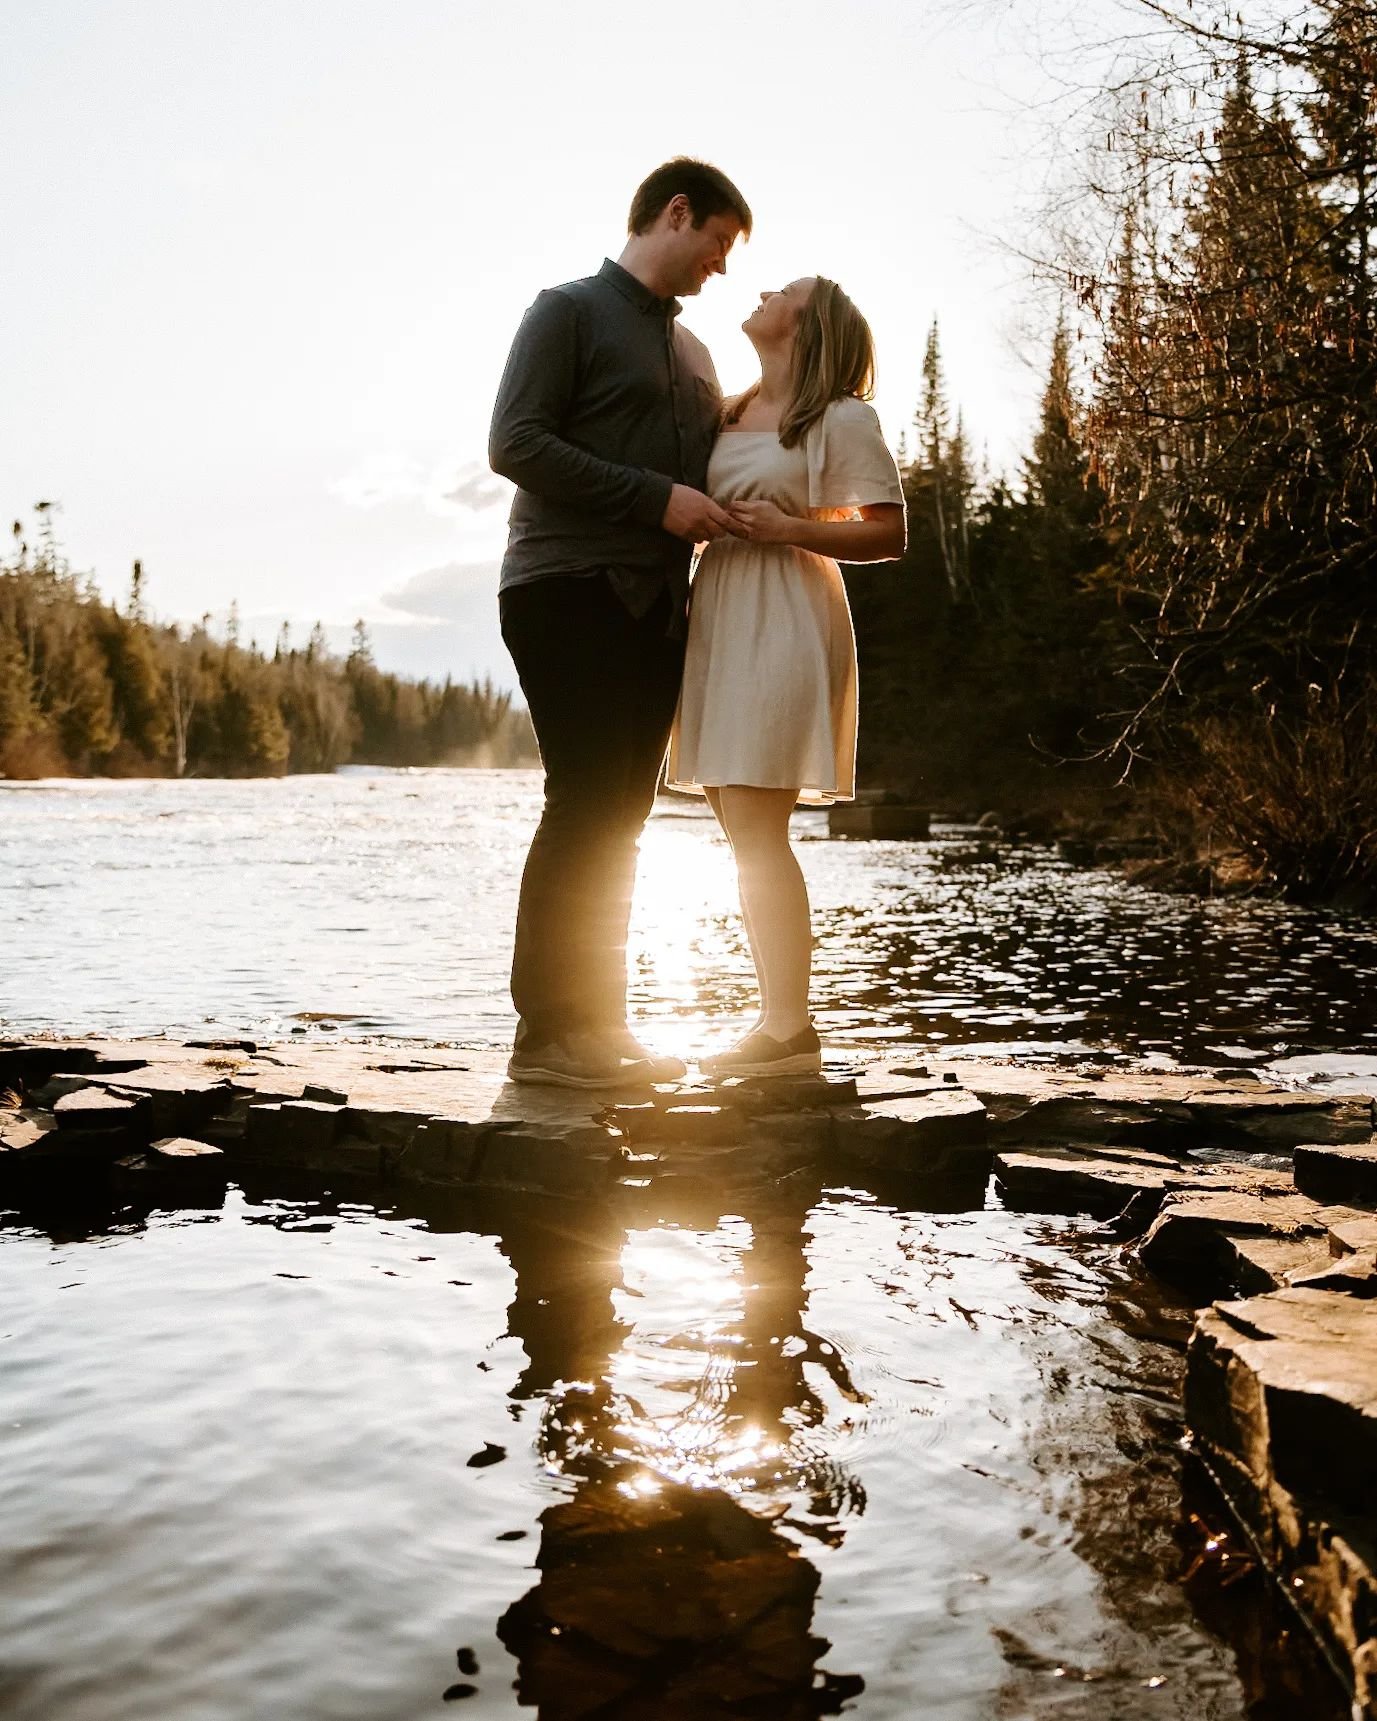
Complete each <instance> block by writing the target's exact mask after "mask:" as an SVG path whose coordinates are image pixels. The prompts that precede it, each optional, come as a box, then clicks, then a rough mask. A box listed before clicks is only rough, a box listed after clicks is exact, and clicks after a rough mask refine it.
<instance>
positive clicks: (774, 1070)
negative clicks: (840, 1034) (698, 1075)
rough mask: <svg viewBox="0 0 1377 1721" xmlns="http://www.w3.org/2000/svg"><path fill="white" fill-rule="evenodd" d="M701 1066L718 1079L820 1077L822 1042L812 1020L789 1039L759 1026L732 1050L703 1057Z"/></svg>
mask: <svg viewBox="0 0 1377 1721" xmlns="http://www.w3.org/2000/svg"><path fill="white" fill-rule="evenodd" d="M699 1067H700V1068H701V1069H702V1071H703V1074H704V1075H706V1076H711V1077H713V1078H714V1079H715V1080H725V1079H726V1077H728V1076H819V1075H821V1074H822V1042H821V1040H819V1039H818V1031H817V1029H816V1028H815V1027H814V1026H813V1024H812V1023H811V1022H810V1023H809V1024H808V1026H807V1027H806V1028H804V1029H802V1030H801V1031H800V1032H799V1033H797V1034H795V1035H794V1036H793V1038H792V1039H790V1040H776V1039H773V1038H772V1037H771V1036H770V1035H769V1034H765V1033H762V1032H761V1031H760V1029H759V1028H757V1029H756V1030H755V1032H754V1033H751V1034H747V1036H746V1038H745V1039H744V1040H742V1042H741V1044H740V1045H739V1046H733V1047H732V1048H731V1050H730V1051H728V1052H719V1053H718V1054H717V1056H716V1057H715V1058H702V1059H700V1060H699Z"/></svg>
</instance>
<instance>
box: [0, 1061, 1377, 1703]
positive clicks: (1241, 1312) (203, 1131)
mask: <svg viewBox="0 0 1377 1721" xmlns="http://www.w3.org/2000/svg"><path fill="white" fill-rule="evenodd" d="M0 1091H3V1092H4V1093H5V1095H6V1097H7V1099H9V1100H11V1101H17V1104H10V1105H8V1106H7V1107H6V1109H3V1110H0V1193H2V1192H3V1187H4V1182H5V1180H7V1179H10V1178H20V1179H23V1178H60V1179H63V1180H71V1179H73V1178H87V1179H93V1178H101V1177H108V1178H109V1179H110V1180H111V1181H112V1182H113V1183H115V1184H118V1185H121V1186H123V1187H134V1186H139V1187H154V1188H156V1187H157V1186H158V1185H159V1184H160V1182H164V1181H166V1180H174V1181H180V1182H182V1183H186V1182H188V1181H190V1180H192V1179H199V1180H202V1181H205V1180H207V1179H209V1180H212V1181H213V1180H215V1179H217V1178H218V1179H220V1180H221V1181H223V1179H224V1178H225V1177H226V1176H228V1175H230V1174H232V1172H233V1170H234V1168H235V1166H236V1165H240V1164H242V1165H245V1166H252V1165H253V1164H255V1163H257V1164H269V1165H275V1166H286V1167H297V1168H301V1169H304V1170H309V1171H314V1172H321V1173H326V1174H329V1175H332V1176H333V1175H335V1174H351V1175H357V1176H363V1177H366V1178H370V1179H379V1178H381V1179H386V1180H389V1181H396V1182H399V1183H408V1182H410V1183H425V1184H440V1185H444V1184H452V1185H459V1186H464V1187H478V1188H481V1187H485V1186H486V1187H491V1188H498V1189H516V1190H529V1191H531V1192H532V1193H539V1194H543V1195H556V1196H558V1195H566V1196H582V1197H587V1196H589V1195H597V1194H598V1192H599V1191H601V1190H606V1189H609V1188H611V1187H613V1186H615V1185H618V1184H622V1185H628V1186H630V1187H631V1188H633V1189H634V1188H636V1187H640V1186H644V1185H646V1184H649V1183H652V1182H654V1180H656V1179H665V1178H670V1179H688V1180H704V1181H706V1182H710V1183H711V1184H712V1185H714V1186H721V1185H723V1184H729V1183H731V1181H732V1180H733V1178H735V1177H740V1176H743V1175H745V1174H747V1173H749V1175H751V1176H753V1177H757V1178H758V1177H759V1176H760V1175H761V1174H762V1172H763V1173H764V1174H765V1175H767V1176H770V1177H775V1178H787V1177H789V1176H791V1175H792V1174H794V1173H796V1172H798V1171H799V1170H801V1169H803V1168H805V1167H806V1168H809V1169H811V1170H812V1171H814V1172H818V1171H821V1172H822V1173H823V1174H824V1175H833V1174H835V1175H837V1176H838V1177H844V1176H845V1173H846V1170H847V1167H848V1166H851V1167H855V1166H864V1167H865V1168H866V1169H867V1170H868V1171H870V1172H875V1171H879V1172H881V1173H883V1174H885V1175H887V1176H892V1177H894V1178H897V1179H901V1180H905V1181H912V1180H920V1179H925V1180H928V1181H929V1182H931V1183H934V1184H938V1183H941V1182H943V1181H944V1180H947V1181H951V1180H965V1182H966V1184H967V1185H968V1186H973V1187H974V1189H975V1191H976V1195H975V1197H974V1199H975V1200H977V1201H978V1199H979V1191H980V1189H981V1188H982V1187H983V1184H984V1181H985V1179H986V1177H987V1176H988V1174H989V1173H990V1172H991V1171H993V1173H994V1176H995V1178H996V1180H997V1183H998V1186H999V1188H1000V1190H1001V1193H1002V1194H1003V1196H1004V1198H1005V1200H1006V1202H1007V1204H1008V1205H1010V1206H1016V1207H1024V1208H1031V1209H1035V1210H1038V1211H1044V1212H1064V1213H1068V1214H1070V1213H1090V1214H1092V1215H1096V1216H1099V1217H1100V1218H1102V1219H1103V1220H1104V1221H1105V1224H1104V1225H1103V1226H1102V1227H1101V1236H1102V1237H1103V1238H1104V1239H1105V1240H1107V1241H1112V1242H1114V1243H1117V1244H1118V1245H1119V1246H1122V1247H1123V1248H1125V1249H1127V1250H1130V1251H1132V1252H1134V1253H1135V1254H1136V1256H1137V1257H1138V1258H1139V1259H1140V1260H1141V1262H1142V1263H1143V1265H1144V1266H1146V1267H1147V1268H1148V1269H1150V1270H1151V1271H1152V1272H1153V1273H1155V1274H1157V1275H1158V1276H1159V1277H1161V1278H1163V1279H1165V1280H1167V1281H1169V1282H1170V1283H1171V1284H1173V1285H1174V1286H1176V1287H1178V1288H1180V1289H1184V1290H1185V1291H1186V1292H1187V1293H1188V1294H1189V1295H1191V1296H1192V1297H1193V1298H1194V1299H1195V1300H1196V1301H1197V1302H1198V1303H1199V1304H1201V1305H1204V1307H1203V1310H1202V1313H1201V1314H1200V1316H1199V1318H1198V1320H1197V1324H1196V1330H1195V1334H1194V1337H1193V1339H1192V1343H1191V1349H1190V1365H1189V1372H1188V1381H1187V1394H1186V1409H1187V1415H1188V1420H1189V1422H1190V1425H1191V1428H1192V1430H1193V1438H1194V1443H1195V1449H1196V1452H1197V1453H1198V1455H1199V1456H1200V1458H1201V1461H1202V1463H1203V1464H1204V1465H1205V1467H1206V1469H1207V1470H1208V1472H1209V1474H1210V1476H1211V1477H1212V1478H1213V1480H1214V1482H1215V1484H1216V1485H1217V1487H1218V1488H1219V1489H1220V1491H1221V1492H1222V1494H1223V1495H1224V1497H1225V1500H1226V1501H1227V1502H1228V1505H1229V1507H1230V1509H1231V1511H1232V1512H1233V1513H1234V1515H1235V1517H1236V1519H1237V1521H1238V1523H1239V1525H1240V1526H1241V1528H1242V1530H1243V1531H1244V1533H1245V1534H1246V1535H1247V1537H1248V1538H1249V1539H1250V1541H1251V1542H1252V1544H1253V1546H1254V1548H1255V1549H1256V1550H1257V1552H1258V1555H1259V1557H1260V1558H1261V1559H1262V1560H1263V1561H1264V1562H1265V1563H1266V1565H1267V1566H1268V1567H1269V1568H1270V1569H1271V1570H1272V1572H1273V1573H1274V1574H1275V1575H1276V1576H1277V1578H1278V1580H1279V1581H1280V1583H1281V1584H1282V1586H1283V1589H1284V1593H1285V1594H1286V1595H1287V1597H1288V1599H1289V1600H1290V1601H1291V1602H1292V1603H1293V1605H1294V1606H1295V1607H1296V1609H1297V1610H1298V1612H1299V1614H1300V1616H1301V1617H1302V1619H1303V1620H1304V1621H1305V1622H1306V1624H1307V1625H1308V1627H1309V1628H1310V1629H1311V1630H1313V1632H1314V1633H1315V1634H1316V1636H1317V1637H1318V1639H1319V1640H1320V1642H1321V1643H1322V1645H1323V1647H1324V1649H1325V1651H1326V1653H1327V1654H1328V1656H1329V1657H1330V1659H1331V1660H1332V1661H1333V1663H1334V1665H1335V1666H1336V1668H1337V1669H1338V1670H1339V1671H1340V1673H1341V1675H1342V1676H1343V1677H1344V1678H1345V1680H1346V1681H1347V1683H1348V1684H1349V1686H1350V1688H1351V1689H1352V1691H1353V1692H1354V1694H1355V1701H1356V1703H1357V1705H1358V1708H1357V1710H1356V1713H1359V1714H1361V1715H1364V1716H1377V1578H1375V1577H1374V1572H1377V1480H1375V1479H1377V1140H1374V1131H1373V1123H1374V1115H1373V1101H1372V1099H1371V1098H1370V1097H1369V1096H1366V1095H1353V1094H1344V1095H1338V1096H1317V1095H1314V1094H1305V1093H1296V1092H1293V1091H1290V1090H1286V1089H1281V1088H1273V1087H1269V1086H1267V1085H1266V1084H1264V1083H1261V1082H1258V1081H1250V1080H1244V1079H1241V1078H1236V1077H1235V1078H1231V1079H1220V1077H1218V1076H1217V1075H1213V1074H1211V1073H1209V1072H1190V1071H1170V1072H1162V1071H1156V1070H1136V1071H1117V1070H1116V1071H1113V1072H1108V1073H1106V1072H1102V1071H1098V1070H1095V1071H1088V1072H1081V1073H1077V1072H1068V1071H1065V1070H1060V1069H1048V1068H1045V1067H1029V1066H1028V1065H1026V1064H1024V1065H1020V1064H1014V1063H1009V1064H999V1063H988V1062H978V1061H975V1060H964V1059H953V1060H948V1061H936V1060H933V1059H931V1058H927V1059H926V1061H925V1062H923V1063H922V1064H918V1063H915V1062H905V1060H904V1057H903V1055H902V1053H899V1054H897V1055H896V1056H894V1057H893V1058H891V1059H890V1060H889V1061H888V1062H887V1063H886V1064H884V1065H882V1066H876V1067H872V1068H869V1069H866V1070H864V1071H856V1072H854V1073H852V1072H847V1071H839V1072H836V1073H834V1074H829V1076H828V1077H826V1078H822V1079H809V1080H804V1081H777V1082H741V1083H729V1084H724V1085H722V1086H701V1087H695V1086H692V1085H691V1084H680V1085H678V1086H676V1087H673V1088H668V1087H667V1088H661V1089H654V1090H649V1091H643V1092H633V1093H625V1092H623V1093H569V1092H566V1091H562V1090H558V1089H542V1088H531V1087H518V1086H514V1085H513V1084H512V1083H510V1082H508V1081H507V1080H506V1077H505V1058H504V1057H502V1056H501V1055H499V1054H495V1053H493V1052H488V1051H474V1052H458V1053H456V1052H454V1051H452V1050H449V1049H441V1048H436V1049H434V1050H433V1051H431V1050H426V1049H421V1050H417V1051H412V1050H408V1053H407V1055H406V1056H405V1057H401V1056H399V1055H398V1054H397V1053H396V1051H395V1050H392V1051H389V1050H388V1049H385V1048H380V1047H378V1046H372V1045H368V1044H358V1043H346V1044H337V1045H329V1046H304V1045H293V1044H287V1045H273V1046H256V1045H253V1044H252V1043H250V1042H240V1041H232V1042H223V1043H220V1042H217V1043H215V1044H208V1045H205V1046H199V1047H198V1046H192V1045H187V1044H180V1043H175V1042H172V1041H161V1040H149V1041H141V1042H133V1043H126V1042H120V1041H114V1040H89V1041H80V1042H73V1041H62V1042H59V1041H52V1042H49V1041H44V1040H35V1041H24V1042H0ZM1218 1298H1222V1299H1226V1300H1224V1301H1219V1302H1213V1306H1210V1305H1211V1303H1212V1300H1213V1299H1218ZM577 1540H578V1538H577V1537H575V1538H573V1541H572V1542H571V1546H573V1545H574V1544H575V1543H577ZM733 1569H734V1568H733ZM743 1569H744V1568H743ZM584 1575H585V1577H586V1575H587V1574H586V1573H585V1574H584ZM788 1576H789V1574H788V1573H783V1574H782V1578H787V1577H788ZM724 1581H725V1580H724ZM733 1581H734V1580H733ZM786 1587H787V1585H786ZM577 1589H578V1586H577V1585H575V1586H574V1589H573V1590H571V1591H570V1592H569V1593H570V1594H571V1595H572V1594H574V1593H575V1591H577ZM567 1601H568V1597H567V1596H566V1595H565V1593H564V1589H563V1588H562V1587H561V1582H560V1580H558V1579H557V1577H556V1574H555V1573H554V1572H551V1573H550V1574H548V1575H547V1577H546V1579H545V1580H544V1581H543V1583H542V1586H541V1588H540V1590H539V1593H538V1596H537V1595H536V1594H534V1593H533V1595H532V1596H531V1597H529V1598H527V1600H526V1602H524V1603H523V1604H519V1605H518V1606H517V1607H516V1608H514V1609H513V1610H512V1613H511V1616H510V1619H509V1622H508V1624H509V1626H510V1629H511V1631H512V1632H513V1633H514V1634H517V1635H521V1634H523V1633H526V1632H528V1631H533V1630H536V1629H537V1628H540V1629H544V1628H545V1622H546V1620H547V1619H563V1618H564V1615H565V1613H566V1611H567V1608H566V1603H567ZM528 1616H529V1617H528ZM566 1623H567V1624H569V1625H570V1626H571V1627H572V1620H570V1621H567V1622H566ZM673 1635H674V1634H671V1636H673ZM689 1636H690V1637H691V1636H692V1632H690V1633H689ZM571 1637H573V1638H575V1640H576V1641H577V1640H578V1639H579V1638H582V1637H586V1638H587V1639H588V1641H589V1643H590V1644H593V1645H594V1646H595V1647H596V1648H597V1652H598V1654H600V1655H605V1654H607V1653H609V1648H608V1646H607V1645H605V1644H602V1643H601V1642H600V1640H599V1639H598V1637H597V1633H596V1632H595V1631H593V1630H592V1629H591V1627H589V1626H588V1625H587V1623H586V1622H585V1624H584V1625H583V1626H581V1627H580V1628H579V1631H578V1633H577V1634H576V1633H574V1632H573V1631H572V1629H571ZM647 1641H648V1640H647ZM642 1653H643V1651H642V1648H641V1646H640V1645H639V1641H638V1644H637V1645H632V1646H629V1647H628V1646H626V1645H619V1646H617V1651H616V1654H617V1657H618V1658H619V1659H618V1667H617V1672H616V1675H615V1677H614V1678H613V1681H612V1683H613V1684H614V1685H620V1684H622V1683H626V1684H629V1685H630V1686H632V1687H633V1688H634V1686H635V1684H636V1682H637V1679H638V1678H639V1674H638V1673H636V1672H635V1668H636V1667H637V1666H638V1665H639V1660H640V1657H641V1655H642ZM645 1653H650V1652H649V1651H646V1652H645ZM661 1653H663V1645H661V1644H659V1643H658V1640H657V1645H656V1648H655V1650H654V1653H653V1655H651V1659H652V1660H654V1659H655V1658H656V1657H658V1655H660V1654H661ZM572 1654H573V1649H572V1648H569V1649H567V1650H566V1651H561V1655H560V1656H555V1657H553V1658H552V1659H550V1660H549V1664H548V1665H546V1664H545V1660H544V1659H543V1658H542V1662H541V1666H540V1668H539V1669H536V1668H534V1667H533V1670H532V1674H531V1678H532V1680H533V1682H534V1685H535V1686H543V1684H544V1682H545V1680H546V1679H547V1677H548V1679H550V1680H553V1681H555V1682H556V1683H557V1682H558V1681H559V1680H560V1679H562V1678H564V1677H565V1676H566V1674H567V1673H568V1672H569V1671H570V1668H569V1666H567V1665H566V1664H565V1662H566V1660H567V1658H568V1656H569V1655H572ZM626 1658H629V1659H626ZM574 1659H575V1660H577V1657H574ZM623 1660H624V1665H623ZM801 1678H802V1673H801V1672H800V1673H798V1674H797V1679H799V1680H801ZM762 1681H763V1683H762V1686H761V1692H766V1691H771V1692H774V1693H775V1694H776V1696H777V1698H778V1700H780V1701H784V1700H785V1699H784V1694H786V1693H792V1691H793V1688H794V1685H795V1683H796V1670H794V1669H793V1668H792V1666H788V1667H785V1666H781V1667H778V1668H776V1667H768V1668H767V1667H766V1666H765V1665H764V1663H763V1662H762ZM754 1695H755V1696H759V1695H760V1693H755V1694H754Z"/></svg>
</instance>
